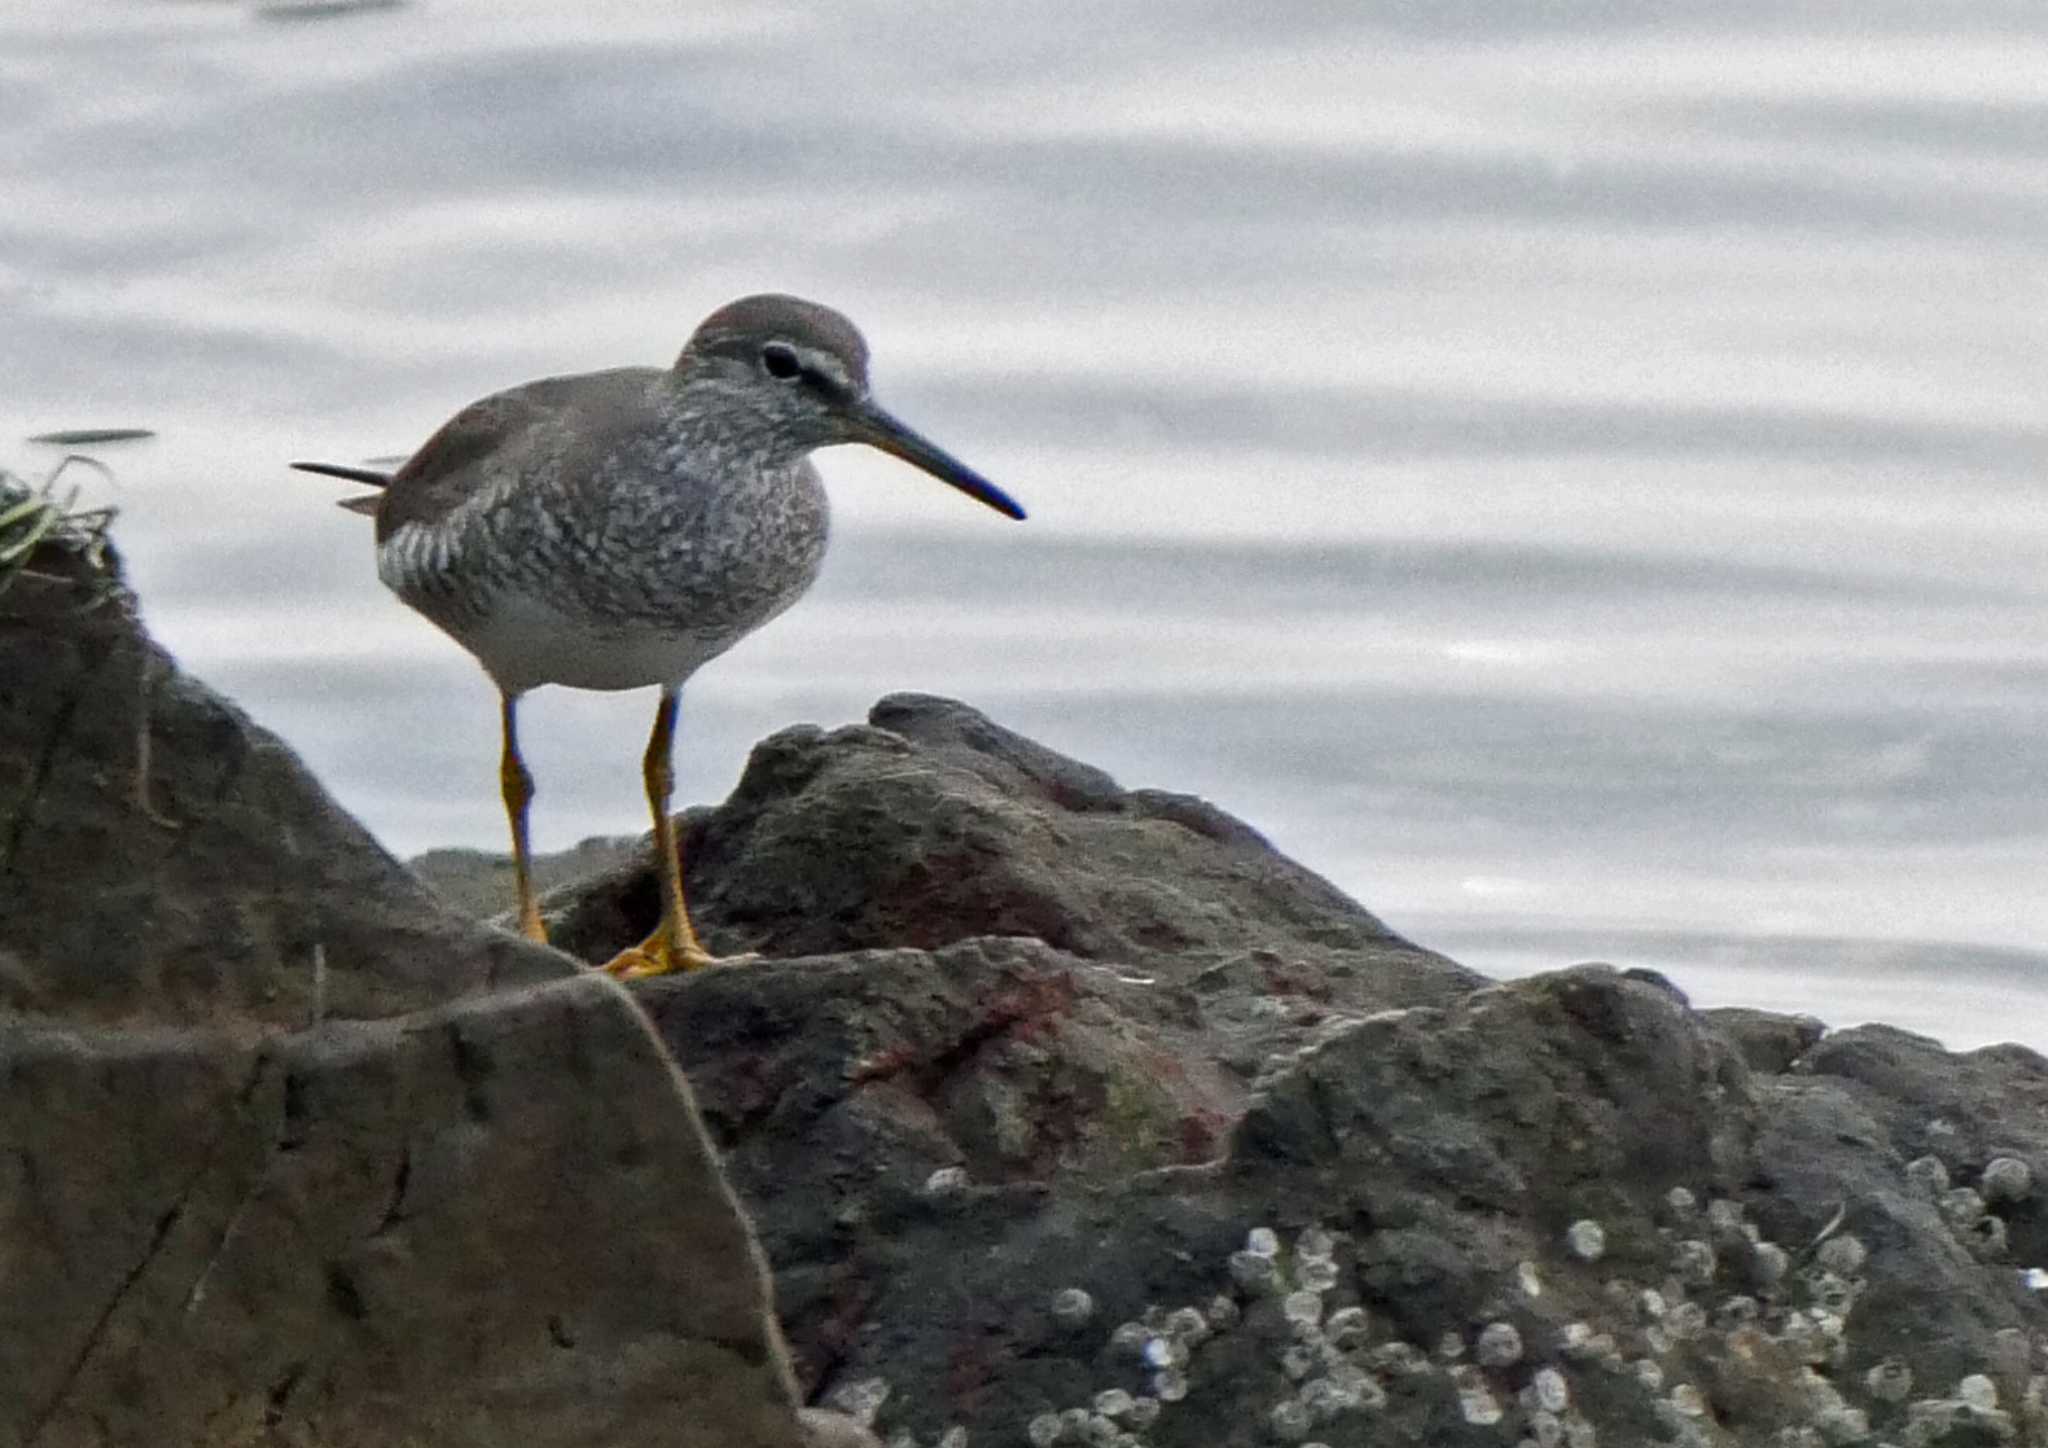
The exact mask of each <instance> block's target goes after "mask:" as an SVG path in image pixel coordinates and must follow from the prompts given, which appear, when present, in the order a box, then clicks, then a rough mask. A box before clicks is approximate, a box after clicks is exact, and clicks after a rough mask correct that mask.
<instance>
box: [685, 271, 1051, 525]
mask: <svg viewBox="0 0 2048 1448" xmlns="http://www.w3.org/2000/svg"><path fill="white" fill-rule="evenodd" d="M675 377H676V380H677V383H678V385H680V386H682V387H684V388H685V389H688V390H690V391H701V392H702V393H703V394H704V395H705V398H706V410H707V412H715V413H716V415H718V416H720V417H722V418H727V419H731V420H732V421H734V422H735V423H737V422H738V420H739V419H742V418H744V419H746V423H745V426H746V427H747V428H748V429H749V430H752V431H757V432H758V433H759V436H758V437H756V438H753V439H750V441H751V442H752V443H754V445H756V446H764V445H765V446H773V447H779V448H781V449H785V450H787V451H788V452H791V453H797V454H801V453H805V452H809V451H810V450H811V449H812V448H820V447H831V446H833V445H834V444H837V443H856V442H857V443H865V444H867V445H868V446H869V447H874V448H880V449H881V450H882V451H883V452H886V453H890V454H893V455H894V456H896V457H899V458H902V459H903V460H904V461H905V462H907V463H910V464H911V465H912V466H914V467H917V468H921V469H922V470H924V471H925V472H927V473H930V474H931V475H932V476H933V477H935V478H937V479H939V480H940V481H941V482H944V483H950V484H951V485H952V486H954V487H956V488H958V489H959V490H960V491H961V492H963V493H965V494H967V495H968V496H969V497H971V498H974V499H976V500H978V501H980V502H983V503H986V504H987V505H988V506H989V507H991V508H994V509H995V510H996V511H997V512H999V513H1004V514H1007V515H1008V516H1010V517H1012V518H1022V517H1023V516H1024V510H1023V509H1022V508H1021V507H1019V506H1018V505H1017V503H1016V502H1015V501H1014V500H1013V499H1012V498H1011V497H1010V496H1009V494H1007V493H1005V492H1004V491H1003V490H1002V489H1001V488H998V487H997V486H996V485H995V484H994V483H991V482H990V481H988V479H986V478H984V477H982V476H981V474H979V473H977V472H975V471H974V470H973V469H972V468H970V467H968V466H967V465H966V464H965V463H963V462H961V461H960V460H959V459H957V458H955V457H953V456H952V455H951V454H950V453H948V452H946V451H945V450H944V449H942V448H940V447H939V446H937V445H936V444H935V443H932V442H930V441H928V440H926V439H925V438H924V437H923V436H921V435H920V434H918V433H917V432H915V431H913V430H912V429H911V428H909V427H908V426H906V425H905V424H903V423H901V422H899V421H897V420H896V418H895V417H893V416H892V415H891V414H890V413H889V412H888V411H886V410H885V409H884V408H882V407H881V405H880V404H878V403H877V402H876V401H875V400H874V398H873V396H872V395H870V393H869V390H868V344H867V342H866V341H865V340H863V339H862V337H861V335H860V332H859V330H858V329H857V328H855V326H854V325H853V323H851V322H849V321H848V320H847V319H846V318H845V317H843V316H841V315H840V314H839V313H837V312H835V311H833V310H832V309H831V308H830V307H823V306H820V305H818V304H817V303H816V302H807V301H804V300H803V299H802V298H800V297H789V296H780V295H775V294H765V295H761V296H753V297H742V298H741V299H740V300H738V301H736V302H729V303H727V304H726V305H725V306H723V307H720V308H719V309H718V310H717V311H715V312H713V313H712V314H711V315H710V316H709V317H706V318H705V319H704V321H703V322H702V324H700V325H699V326H698V328H697V330H696V332H695V333H694V334H693V335H692V336H691V338H690V340H689V343H688V344H687V345H686V346H685V347H684V348H683V352H682V355H681V356H680V357H678V358H677V359H676V366H675Z"/></svg>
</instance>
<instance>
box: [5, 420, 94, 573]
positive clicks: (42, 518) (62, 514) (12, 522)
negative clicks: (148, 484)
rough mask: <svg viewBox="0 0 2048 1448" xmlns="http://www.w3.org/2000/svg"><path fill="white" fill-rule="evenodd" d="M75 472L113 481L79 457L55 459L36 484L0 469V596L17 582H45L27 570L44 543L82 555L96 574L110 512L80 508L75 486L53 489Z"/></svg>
mask: <svg viewBox="0 0 2048 1448" xmlns="http://www.w3.org/2000/svg"><path fill="white" fill-rule="evenodd" d="M81 467H82V468H90V469H91V470H92V471H94V472H96V473H98V474H100V475H101V476H102V477H104V478H107V479H109V480H111V479H112V477H113V474H112V473H111V472H110V471H109V470H108V469H107V467H106V465H105V464H104V463H101V462H100V461H98V460H97V459H95V458H89V457H87V456H85V455H84V454H83V453H69V454H67V455H66V456H65V457H63V458H61V459H60V460H59V461H58V463H57V465H56V466H55V467H53V468H51V469H50V471H49V473H48V475H47V476H45V477H44V479H43V480H42V482H41V483H40V484H36V483H31V482H29V481H28V480H26V479H24V478H22V477H19V476H17V475H16V474H14V473H11V472H8V471H7V470H6V469H4V468H0V594H4V593H6V591H7V590H8V588H9V587H11V586H12V585H13V583H14V581H15V580H16V579H17V578H21V577H36V578H42V577H48V575H46V574H40V573H37V572H35V571H34V570H33V569H31V568H30V567H29V563H30V562H31V560H33V559H34V557H35V555H36V550H37V549H38V548H40V547H41V546H42V545H43V544H45V543H49V544H51V545H53V546H56V547H59V548H63V549H66V550H67V551H69V552H73V553H79V554H83V555H84V557H85V559H86V561H87V563H89V564H90V565H91V566H92V568H93V569H94V571H95V572H99V571H101V570H102V567H103V564H104V561H105V553H106V544H107V526H108V524H110V523H111V522H113V519H114V510H113V509H112V508H80V507H79V506H78V495H79V489H78V487H77V485H75V484H74V485H72V486H71V487H69V488H60V487H59V484H60V482H61V481H62V479H63V477H64V474H65V473H66V472H67V471H69V470H71V469H73V468H81ZM110 593H111V590H107V591H103V592H100V593H97V594H95V596H94V597H93V598H92V599H90V600H89V601H88V604H87V606H88V607H91V606H93V605H96V604H98V603H100V602H102V601H104V599H105V598H106V597H107V596H109V594H110Z"/></svg>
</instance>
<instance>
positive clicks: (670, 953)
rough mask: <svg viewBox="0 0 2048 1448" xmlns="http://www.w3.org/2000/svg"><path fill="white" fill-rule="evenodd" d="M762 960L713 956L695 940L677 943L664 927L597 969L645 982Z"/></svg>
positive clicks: (750, 955)
mask: <svg viewBox="0 0 2048 1448" xmlns="http://www.w3.org/2000/svg"><path fill="white" fill-rule="evenodd" d="M760 958H761V957H760V956H759V955H758V954H755V953H753V952H749V953H747V954H745V955H713V954H712V953H711V952H710V951H708V950H706V949H705V948H704V947H703V946H701V945H699V944H698V943H697V942H696V941H695V940H683V941H678V940H676V939H675V938H674V937H672V936H671V935H670V934H669V933H668V931H667V930H666V929H665V928H664V929H659V930H656V931H655V932H654V933H653V934H652V935H650V936H648V937H647V938H646V939H645V940H643V941H641V942H640V943H639V944H638V945H632V946H628V947H627V948H626V949H624V950H622V951H620V952H619V953H618V954H617V955H615V956H613V957H612V958H611V959H610V960H608V961H606V962H605V963H604V964H603V965H601V966H599V967H598V969H600V970H602V971H604V973H605V974H607V975H609V976H612V977H613V978H615V979H618V980H645V979H647V978H648V977H649V976H655V975H673V974H675V973H676V972H678V971H685V970H703V969H704V968H705V967H707V966H713V965H744V964H745V963H746V962H747V961H750V960H759V959H760Z"/></svg>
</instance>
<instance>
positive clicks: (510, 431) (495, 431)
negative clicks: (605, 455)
mask: <svg viewBox="0 0 2048 1448" xmlns="http://www.w3.org/2000/svg"><path fill="white" fill-rule="evenodd" d="M659 375H660V374H659V373H658V372H657V371H656V369H654V368H652V367H616V368H612V369H611V370H609V371H605V372H584V373H579V374H577V375H574V376H570V377H544V378H542V379H541V380H540V381H538V382H528V383H526V384H524V385H523V386H520V387H513V388H508V389H507V390H506V391H504V392H495V393H492V394H491V395H490V396H489V397H486V398H483V399H481V400H479V401H476V402H472V403H471V404H470V405H469V406H467V407H465V408H463V409H462V411H460V412H458V413H456V414H455V416H453V417H451V418H449V419H448V421H447V422H445V423H443V424H442V425H441V429H440V431H438V432H436V433H435V434H434V435H433V436H432V437H430V438H428V439H427V440H426V442H425V443H424V444H422V445H421V447H420V450H419V451H418V452H416V453H414V454H413V455H412V456H411V457H409V458H407V459H406V460H405V462H404V464H403V465H402V466H401V467H400V468H399V469H398V471H397V472H395V473H393V474H391V477H390V481H389V483H388V485H387V486H386V487H385V490H384V496H383V498H382V499H381V500H379V502H378V504H377V506H376V508H375V512H376V517H377V541H378V542H379V543H382V542H383V541H384V540H385V539H386V538H388V537H390V536H391V534H392V533H393V532H395V531H396V530H397V529H399V528H402V527H404V526H405V525H406V524H408V523H425V524H428V525H432V524H434V523H437V522H439V521H440V520H441V519H443V518H445V517H447V516H448V514H449V513H451V512H453V511H454V510H455V509H456V508H458V507H460V506H461V504H462V502H463V500H464V499H466V498H468V497H470V496H471V495H472V494H474V493H475V492H476V491H477V490H478V489H479V488H482V487H485V486H488V485H489V484H491V483H494V482H498V481H502V480H503V479H505V478H507V477H516V476H518V475H519V474H521V473H522V472H524V471H525V470H527V469H528V468H529V467H530V466H532V465H533V463H534V461H535V459H536V458H541V457H559V456H560V455H561V454H562V452H563V451H564V450H565V449H564V447H563V439H564V437H565V436H568V437H571V438H573V437H574V436H575V435H576V434H579V433H584V432H591V431H596V430H598V429H600V428H602V427H604V426H605V425H607V424H609V423H611V422H613V421H614V420H615V419H616V418H617V417H618V415H619V414H620V413H621V412H624V411H627V410H629V409H631V408H633V407H635V406H639V405H643V403H642V399H644V398H645V397H646V395H647V391H648V387H649V384H650V383H652V382H653V380H654V379H655V378H656V377H657V376H659ZM351 501H352V502H353V501H354V500H351Z"/></svg>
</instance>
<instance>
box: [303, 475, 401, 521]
mask: <svg viewBox="0 0 2048 1448" xmlns="http://www.w3.org/2000/svg"><path fill="white" fill-rule="evenodd" d="M292 466H293V467H295V468H297V469H298V470H299V471H300V472H302V473H318V474H320V476H321V477H323V478H341V479H343V480H344V481H346V482H351V483H368V484H369V485H370V486H371V487H373V488H384V487H389V486H390V485H391V474H389V473H385V472H379V471H378V470H377V469H376V468H351V467H345V466H344V465H342V464H341V463H293V464H292ZM382 501H384V495H383V494H382V493H362V494H359V495H358V496H356V497H353V498H343V499H342V500H341V506H342V507H344V508H346V509H348V510H349V511H350V512H351V513H362V514H365V515H367V516H369V517H372V518H374V517H376V516H377V505H378V504H379V503H381V502H382Z"/></svg>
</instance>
